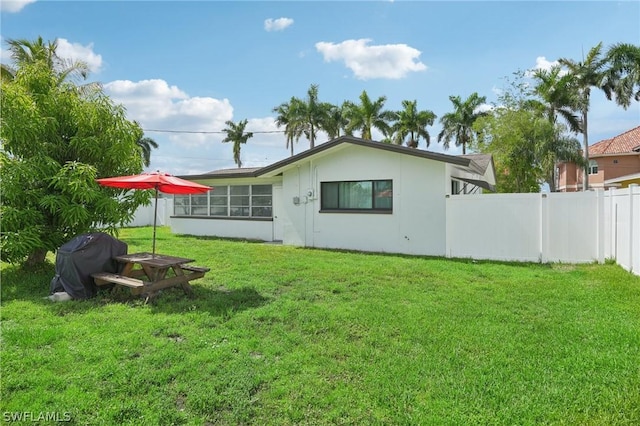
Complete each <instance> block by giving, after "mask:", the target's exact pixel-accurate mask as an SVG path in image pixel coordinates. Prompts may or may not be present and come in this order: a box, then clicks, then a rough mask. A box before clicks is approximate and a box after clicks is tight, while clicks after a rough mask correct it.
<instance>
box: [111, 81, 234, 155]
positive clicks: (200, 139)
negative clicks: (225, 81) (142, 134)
mask: <svg viewBox="0 0 640 426" xmlns="http://www.w3.org/2000/svg"><path fill="white" fill-rule="evenodd" d="M104 89H105V92H106V93H107V94H108V95H109V97H110V98H111V99H112V100H113V101H114V102H116V103H120V104H122V105H124V107H125V108H126V109H127V118H129V119H130V120H136V121H137V122H139V123H140V125H141V126H142V127H143V128H147V129H162V130H187V131H201V132H211V131H220V130H222V129H223V128H224V127H225V124H224V123H225V121H227V120H231V119H232V117H233V107H232V106H231V104H230V103H229V100H228V99H223V100H218V99H214V98H210V97H190V96H189V95H187V94H186V93H185V92H184V91H182V90H180V89H179V88H178V87H177V86H169V84H167V82H166V81H164V80H160V79H155V80H142V81H138V82H133V81H129V80H117V81H112V82H110V83H107V84H105V85H104ZM169 139H170V140H171V141H173V142H175V143H177V144H179V145H184V146H197V145H202V144H205V143H207V142H208V141H210V140H212V139H216V140H220V139H222V136H221V135H220V134H202V133H193V134H189V133H176V134H175V135H171V136H170V137H169Z"/></svg>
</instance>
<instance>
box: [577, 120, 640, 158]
mask: <svg viewBox="0 0 640 426" xmlns="http://www.w3.org/2000/svg"><path fill="white" fill-rule="evenodd" d="M634 151H636V152H640V126H638V127H636V128H634V129H631V130H628V131H626V132H624V133H623V134H621V135H618V136H614V137H612V138H611V139H605V140H602V141H600V142H597V143H594V144H593V145H591V146H589V156H593V155H606V154H624V153H628V152H634Z"/></svg>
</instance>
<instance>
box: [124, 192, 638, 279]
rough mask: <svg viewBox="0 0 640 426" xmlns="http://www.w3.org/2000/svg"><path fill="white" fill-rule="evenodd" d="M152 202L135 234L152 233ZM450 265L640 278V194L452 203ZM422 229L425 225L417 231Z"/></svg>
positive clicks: (165, 213)
mask: <svg viewBox="0 0 640 426" xmlns="http://www.w3.org/2000/svg"><path fill="white" fill-rule="evenodd" d="M153 208H154V207H153V202H152V204H151V205H149V206H144V207H141V208H140V209H139V210H138V211H137V212H136V215H135V218H134V220H133V221H132V222H131V223H130V224H129V226H148V225H153ZM446 209H447V210H446V252H445V253H443V255H445V256H447V257H463V258H464V257H468V258H473V259H491V260H507V261H532V262H566V263H581V262H593V261H597V262H600V263H602V262H604V260H605V259H615V260H616V262H617V263H618V264H619V265H621V266H622V267H623V268H624V269H626V270H628V271H631V272H633V273H635V274H637V275H640V186H638V185H631V186H630V187H629V188H624V189H614V190H609V191H602V190H600V191H590V192H573V193H542V194H479V195H452V196H449V197H448V198H447V202H446ZM172 214H173V198H162V199H159V200H158V226H163V225H171V215H172ZM416 226H419V224H416Z"/></svg>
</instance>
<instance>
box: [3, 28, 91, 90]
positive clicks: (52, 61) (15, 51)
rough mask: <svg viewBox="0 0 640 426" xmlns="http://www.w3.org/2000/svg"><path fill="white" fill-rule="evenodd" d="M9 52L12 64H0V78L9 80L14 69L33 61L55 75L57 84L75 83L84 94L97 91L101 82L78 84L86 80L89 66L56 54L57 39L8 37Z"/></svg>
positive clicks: (14, 72) (12, 75) (13, 73)
mask: <svg viewBox="0 0 640 426" xmlns="http://www.w3.org/2000/svg"><path fill="white" fill-rule="evenodd" d="M7 44H8V46H9V52H10V56H11V59H12V60H13V63H14V66H10V65H5V64H3V65H2V80H3V81H11V80H13V78H14V77H15V74H16V70H17V69H19V68H21V67H23V66H25V65H27V64H34V63H42V64H43V66H45V67H46V68H48V69H49V70H50V71H51V72H52V74H53V75H55V76H56V81H57V84H58V85H60V84H62V83H63V82H72V83H75V87H76V88H77V90H80V91H82V92H83V93H85V94H88V93H91V92H92V91H93V92H95V91H99V90H100V89H101V84H100V83H97V82H91V83H87V84H78V83H79V82H81V81H83V80H86V78H87V77H88V75H89V66H88V65H87V64H86V63H85V62H82V61H75V60H70V59H66V58H61V57H60V56H58V53H57V49H58V41H57V40H55V41H48V42H45V41H44V40H43V39H42V37H38V38H37V39H36V40H33V41H31V40H27V39H9V40H7Z"/></svg>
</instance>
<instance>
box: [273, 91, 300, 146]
mask: <svg viewBox="0 0 640 426" xmlns="http://www.w3.org/2000/svg"><path fill="white" fill-rule="evenodd" d="M301 108H302V102H301V101H300V99H298V98H296V97H291V99H290V100H289V102H284V103H282V104H280V105H278V106H277V107H275V108H273V110H272V111H273V112H275V113H276V114H278V115H277V116H276V119H275V122H276V126H278V128H280V127H282V126H284V135H285V137H286V141H287V144H286V149H291V156H293V142H294V141H295V142H298V140H299V139H300V136H302V132H303V130H304V125H303V123H302V116H301V115H302V114H301V111H300V110H301Z"/></svg>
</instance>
